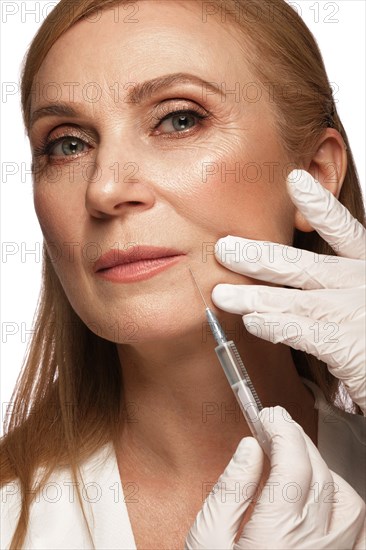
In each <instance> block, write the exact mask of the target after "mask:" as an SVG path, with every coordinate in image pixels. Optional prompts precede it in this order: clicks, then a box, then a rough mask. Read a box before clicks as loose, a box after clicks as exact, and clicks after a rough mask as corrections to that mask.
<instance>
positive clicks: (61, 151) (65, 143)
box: [47, 136, 86, 157]
mask: <svg viewBox="0 0 366 550" xmlns="http://www.w3.org/2000/svg"><path fill="white" fill-rule="evenodd" d="M85 146H86V144H85V143H84V141H82V140H81V139H79V138H76V137H73V136H65V137H62V138H58V139H56V140H54V141H51V142H50V143H49V144H48V145H47V154H49V155H54V156H57V157H60V156H71V155H78V154H79V153H83V152H84V151H85Z"/></svg>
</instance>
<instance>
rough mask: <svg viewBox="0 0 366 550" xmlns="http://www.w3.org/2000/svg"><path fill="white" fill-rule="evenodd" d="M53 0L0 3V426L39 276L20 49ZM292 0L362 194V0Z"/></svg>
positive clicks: (39, 244)
mask: <svg viewBox="0 0 366 550" xmlns="http://www.w3.org/2000/svg"><path fill="white" fill-rule="evenodd" d="M56 3H57V2H55V1H53V2H51V1H46V0H41V1H38V2H35V1H33V0H26V1H15V2H14V1H12V2H7V1H2V2H1V25H2V29H1V31H2V33H1V67H2V69H1V80H2V98H1V168H2V180H1V182H2V183H1V241H2V255H1V282H2V284H1V379H0V382H1V394H0V397H1V404H2V411H1V424H2V421H3V419H4V416H5V407H6V404H7V403H8V402H9V401H10V397H11V393H12V390H13V388H14V385H15V382H16V378H17V376H18V374H19V371H20V367H21V363H22V360H23V356H24V353H25V351H26V346H27V343H28V342H29V338H30V331H31V328H32V319H33V315H34V311H35V307H36V304H37V299H38V293H39V288H40V274H41V250H42V234H41V231H40V228H39V225H38V221H37V218H36V215H35V213H34V209H33V200H32V180H31V175H30V173H29V170H30V164H31V160H30V153H29V147H28V142H27V139H26V137H25V132H24V129H23V126H22V119H21V111H20V97H19V93H18V92H17V90H16V87H17V83H18V81H19V75H20V65H21V62H22V58H23V55H24V54H25V51H26V49H27V47H28V45H29V44H30V42H31V40H32V38H33V36H34V34H35V32H36V30H37V29H38V27H39V26H40V24H41V22H42V20H43V18H44V17H45V16H46V15H47V13H48V12H49V11H50V10H51V9H52V7H53V6H54V5H55V4H56ZM289 3H290V4H291V5H292V6H294V7H295V8H296V9H297V11H298V12H299V13H300V14H301V16H302V17H303V19H304V21H305V22H306V24H307V25H308V27H309V28H310V30H311V31H312V33H313V34H314V36H315V38H316V40H317V42H318V44H319V47H320V51H321V52H322V55H323V58H324V61H325V66H326V69H327V73H328V77H329V80H330V82H331V83H333V86H332V87H333V92H334V97H335V100H336V102H337V108H338V112H339V114H340V116H341V120H342V122H343V125H344V127H345V129H346V132H347V134H348V137H349V141H350V145H351V149H352V152H353V154H354V157H355V161H356V165H357V169H358V172H359V175H360V179H361V183H362V186H363V190H364V194H365V181H366V180H365V155H364V152H365V65H366V63H365V50H366V47H365V5H366V3H365V1H364V0H358V1H357V0H356V1H355V0H337V1H336V2H328V1H324V0H322V1H320V2H319V1H318V2H315V1H311V0H298V1H296V2H295V1H291V2H289ZM32 12H33V13H32ZM4 92H6V93H5V94H4ZM9 163H11V164H9ZM12 169H13V170H14V174H9V170H12ZM5 250H6V251H7V253H6V254H4V251H5ZM1 433H2V432H1Z"/></svg>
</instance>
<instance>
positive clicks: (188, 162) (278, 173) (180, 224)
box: [31, 1, 315, 527]
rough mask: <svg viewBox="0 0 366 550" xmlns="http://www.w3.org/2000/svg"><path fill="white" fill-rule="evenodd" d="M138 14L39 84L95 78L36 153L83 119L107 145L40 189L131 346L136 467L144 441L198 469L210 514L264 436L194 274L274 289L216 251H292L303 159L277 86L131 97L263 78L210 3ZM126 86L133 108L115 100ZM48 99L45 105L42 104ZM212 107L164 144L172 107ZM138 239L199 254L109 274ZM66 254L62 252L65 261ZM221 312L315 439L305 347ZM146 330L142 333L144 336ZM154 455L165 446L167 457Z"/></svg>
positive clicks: (184, 470)
mask: <svg viewBox="0 0 366 550" xmlns="http://www.w3.org/2000/svg"><path fill="white" fill-rule="evenodd" d="M188 4H189V3H188ZM138 6H139V11H138V22H137V23H133V24H132V23H131V24H128V23H126V22H123V18H122V17H121V20H120V22H119V23H116V22H115V21H114V12H113V11H112V10H111V11H105V12H103V13H102V16H101V18H100V19H99V20H98V21H97V22H95V23H91V22H88V21H82V22H79V23H78V24H76V25H75V26H73V27H72V28H71V29H70V30H69V31H68V32H67V33H65V34H64V35H63V36H62V37H61V38H60V39H59V40H58V41H57V42H56V43H55V45H54V46H53V48H52V49H51V51H50V52H49V54H48V55H47V57H46V59H45V61H44V63H43V64H42V67H41V69H40V71H39V74H38V76H37V82H38V84H39V85H40V87H41V89H42V87H44V86H46V85H47V83H49V82H56V83H58V84H59V86H60V89H62V100H67V98H68V97H69V91H68V90H69V88H68V87H67V86H66V85H64V84H63V83H65V82H77V83H80V85H79V86H77V87H75V102H76V103H80V104H81V107H80V110H81V114H80V117H79V118H78V119H76V120H74V119H68V118H65V119H59V118H50V117H49V118H44V119H42V120H40V121H39V122H37V124H36V125H35V126H34V129H33V131H32V133H31V141H32V145H33V146H37V145H39V142H40V140H41V139H42V137H44V136H45V135H46V134H47V133H48V132H50V131H51V130H53V128H55V127H56V126H58V125H60V124H63V125H64V124H65V125H66V126H65V128H69V127H68V126H67V124H70V123H72V124H75V125H77V126H79V127H80V128H81V129H89V130H91V132H92V133H94V135H95V140H94V143H92V144H91V147H90V148H89V149H87V150H86V152H85V153H83V154H82V155H80V156H79V157H78V158H77V159H76V160H67V162H64V163H63V164H61V162H59V161H57V163H56V164H55V165H53V168H52V170H51V171H50V170H48V169H45V170H43V172H42V174H41V175H40V177H39V178H38V179H37V181H36V182H35V186H34V203H35V208H36V212H37V215H38V217H39V221H40V224H41V227H42V231H43V233H44V236H45V239H46V241H47V244H48V247H49V252H50V254H51V257H52V258H53V260H54V267H55V270H56V272H57V275H58V276H59V278H60V280H61V283H62V285H63V287H64V290H65V293H66V295H67V297H68V299H69V301H70V303H71V305H72V307H73V308H74V309H75V311H76V312H77V314H78V315H79V316H80V318H81V319H82V320H83V321H84V322H85V323H86V324H87V325H88V326H90V328H91V330H93V331H95V332H97V333H98V334H99V335H100V336H102V337H104V338H106V339H109V340H112V341H117V342H118V343H119V344H120V345H118V352H119V355H120V358H121V364H122V366H123V375H124V392H125V398H126V399H127V401H133V402H134V403H137V404H138V405H139V407H138V411H139V412H138V419H139V422H137V423H130V424H128V425H127V426H126V427H125V429H124V431H123V434H122V437H121V449H123V453H122V454H123V461H124V467H126V468H127V466H126V465H127V463H128V456H129V449H132V448H133V447H134V444H133V443H131V442H132V438H131V434H132V433H133V441H134V442H136V441H141V442H143V443H142V444H141V445H140V447H139V450H138V451H137V450H136V448H135V449H134V450H133V451H131V456H133V457H135V456H136V455H137V454H138V456H139V459H140V461H141V462H143V461H144V460H145V466H146V470H145V471H146V472H149V471H150V468H151V469H152V468H154V472H155V473H156V472H157V473H159V471H160V470H161V471H162V472H164V475H167V472H168V471H171V472H175V473H176V472H177V471H179V472H180V475H181V479H183V480H186V479H187V477H186V476H187V475H189V480H190V482H189V486H190V487H194V486H195V485H196V488H197V493H196V495H195V497H194V498H193V497H192V501H193V504H192V507H193V509H196V508H197V502H199V500H200V495H201V482H202V479H206V480H210V479H212V480H214V479H217V477H218V476H219V475H220V473H221V472H222V471H223V469H224V467H225V465H226V464H227V463H228V461H229V460H230V458H231V456H232V454H233V452H234V451H235V448H236V446H237V444H238V442H239V439H240V438H241V437H243V436H244V435H248V434H249V430H248V428H247V426H246V424H245V422H244V420H243V418H241V421H240V422H231V420H230V418H229V419H228V421H227V423H226V421H225V422H224V421H223V420H222V417H221V416H220V410H221V405H222V404H224V408H225V409H226V410H229V409H230V407H234V406H235V405H236V401H235V397H234V396H233V393H232V391H231V389H230V387H229V385H228V383H227V380H226V378H225V376H224V374H223V372H222V370H221V367H220V365H219V363H218V360H217V358H216V355H215V353H214V347H215V343H214V341H213V338H212V337H211V336H210V335H208V334H207V332H208V331H207V330H206V329H205V312H204V306H203V303H202V301H201V298H200V297H199V294H198V292H197V289H196V288H195V286H194V284H193V281H192V278H191V276H190V273H189V271H188V265H190V266H191V268H192V270H193V272H194V274H195V276H196V279H197V281H198V282H199V284H200V287H201V290H202V292H203V294H204V296H205V297H206V301H207V302H208V303H210V304H211V292H212V289H213V288H214V286H215V285H216V284H218V283H234V284H256V283H258V281H255V280H253V279H250V278H248V277H244V276H242V275H239V274H236V273H234V272H232V271H230V270H228V269H226V268H225V267H223V266H222V265H220V264H219V263H218V262H217V261H216V259H215V257H214V255H213V252H212V250H213V246H214V244H215V242H216V241H217V240H218V239H219V238H220V237H224V236H226V235H228V234H231V235H238V236H243V237H247V238H253V239H260V240H268V241H274V242H281V243H286V244H290V243H291V242H292V234H293V229H294V220H293V218H294V208H293V206H292V203H291V201H290V199H289V197H288V196H287V193H286V188H285V167H286V164H287V163H288V159H287V158H286V156H285V154H284V152H283V150H282V149H281V147H280V143H279V138H278V135H277V133H276V129H275V125H274V123H273V115H272V113H271V109H270V104H269V103H268V102H267V99H266V96H265V94H264V93H263V94H262V98H261V99H260V101H258V102H248V101H244V100H242V101H239V102H237V101H235V98H234V96H233V95H232V94H227V96H226V98H225V101H221V97H220V96H219V94H216V95H214V94H210V95H208V97H207V100H206V99H205V100H203V99H202V93H201V89H200V87H196V86H192V85H184V86H182V85H178V86H173V87H171V88H169V89H166V90H163V91H162V92H159V94H158V95H156V96H154V97H152V98H150V99H148V100H146V101H145V102H144V103H141V104H131V103H126V102H125V101H124V100H123V97H124V94H125V93H126V92H125V90H126V88H125V86H126V85H127V84H128V83H133V82H143V81H145V80H149V79H152V78H156V77H158V76H162V75H166V74H170V73H176V72H187V73H191V74H194V75H197V76H199V77H201V78H203V79H205V80H206V81H209V82H216V83H218V84H221V83H225V84H226V89H227V90H232V89H233V88H234V87H235V83H237V82H239V83H240V85H241V86H244V85H245V84H246V83H247V82H249V81H252V82H253V81H256V79H255V78H254V77H253V75H252V74H251V72H250V54H249V53H248V59H244V58H243V55H239V53H238V47H237V43H236V41H234V40H233V39H232V36H233V30H232V29H231V27H230V28H229V27H225V25H222V24H220V20H217V19H216V18H210V19H209V20H208V22H207V23H203V21H202V17H201V13H200V10H199V9H193V8H192V7H191V6H190V7H188V5H187V4H185V3H184V2H183V3H181V2H171V1H162V2H160V1H159V2H150V1H149V2H145V1H142V2H139V3H138ZM89 82H96V83H98V84H99V86H100V89H101V90H102V92H103V93H102V97H101V98H100V100H99V101H98V102H95V103H92V102H90V101H87V100H85V97H83V94H82V90H85V89H86V86H87V84H88V83H89ZM116 82H118V83H119V89H120V90H121V97H120V98H119V99H120V100H119V101H116V100H115V99H116V98H115V94H114V93H113V91H111V88H113V86H114V84H115V83H116ZM257 85H258V86H259V83H257ZM167 100H169V101H167ZM163 102H164V105H165V107H163ZM44 103H46V101H45V100H44V98H38V100H37V102H36V103H34V104H33V105H32V109H36V108H38V107H40V106H43V104H44ZM197 106H198V107H201V110H204V111H205V110H206V111H208V112H210V113H212V116H211V118H208V119H206V120H204V121H203V122H202V123H200V122H199V121H197V123H196V124H197V125H198V126H197V127H192V129H191V130H188V131H186V135H185V136H184V137H180V138H179V139H174V138H171V139H169V138H167V137H166V134H167V133H168V132H172V131H173V129H174V128H173V126H172V120H170V121H165V122H164V123H163V124H162V125H161V126H160V127H159V129H158V130H159V132H160V134H159V135H156V134H153V132H152V129H151V128H152V125H153V124H155V123H156V122H157V117H160V116H162V114H165V113H166V108H167V107H169V109H170V110H173V108H175V109H178V108H181V109H192V108H195V107H197ZM163 109H164V110H163ZM164 134H165V135H164ZM56 137H57V135H56ZM269 162H273V163H278V164H277V168H276V169H275V171H274V178H273V180H272V179H271V177H270V171H269V169H268V167H266V165H265V164H264V163H269ZM93 163H96V164H97V165H98V166H99V168H100V170H101V177H99V178H93V177H92V176H93V171H92V170H91V167H92V166H93ZM115 163H119V166H120V167H122V168H121V170H120V177H119V178H116V177H115V172H114V171H113V170H112V169H111V168H110V167H111V166H113V165H115ZM127 163H134V164H133V165H137V166H138V173H137V174H135V175H134V176H133V177H134V178H135V179H136V180H137V181H135V182H130V181H127V180H128V178H126V175H128V174H131V170H125V169H124V167H125V166H126V164H127ZM235 163H239V165H240V167H241V175H240V178H239V179H238V178H236V176H235V175H234V174H233V173H229V172H227V174H226V179H225V178H224V176H225V167H226V170H228V171H229V170H233V169H234V167H235ZM248 163H255V166H257V167H259V169H260V170H261V175H260V177H259V179H258V181H255V182H253V181H249V180H248V178H253V177H254V176H255V172H253V171H250V170H249V171H248V173H247V178H245V176H243V171H242V170H243V168H244V174H245V166H247V164H248ZM87 166H89V168H90V170H89V171H88V170H86V168H87ZM55 170H56V171H57V173H58V175H59V177H58V179H57V181H56V182H52V181H50V178H49V176H47V174H50V173H51V172H52V173H53V171H55ZM70 170H71V172H72V174H73V178H70V177H69V174H70ZM85 174H89V180H88V178H87V177H85ZM131 201H137V202H138V204H137V205H136V204H132V203H131ZM65 243H79V244H78V245H76V246H75V247H74V248H73V250H74V256H73V257H72V258H71V259H70V255H69V254H68V252H69V251H70V244H69V245H67V244H65ZM88 243H94V245H90V246H89V247H88ZM95 243H96V244H95ZM116 243H119V244H118V245H116ZM131 243H136V244H146V245H157V246H169V247H174V248H176V249H178V250H181V251H183V252H185V253H186V254H187V258H186V259H184V260H183V261H181V262H180V263H178V264H177V265H175V266H174V267H172V268H171V269H169V270H166V271H164V272H163V273H160V274H159V275H157V276H155V277H152V278H150V279H147V280H145V281H141V282H137V283H132V284H131V283H130V284H115V283H110V282H107V281H104V280H101V279H98V278H97V277H96V276H95V274H94V273H93V270H92V264H93V261H94V259H95V250H96V245H98V246H99V247H100V249H99V254H100V253H101V252H103V253H105V252H107V251H108V250H109V249H111V248H116V247H117V246H119V247H120V248H123V247H127V246H128V245H130V244H131ZM56 250H58V251H60V250H62V252H63V253H62V254H61V256H60V257H58V256H57V255H56ZM83 251H84V254H83ZM205 251H208V252H207V253H205ZM88 254H89V255H88ZM99 254H98V255H99ZM260 284H263V283H260ZM212 308H213V310H214V311H215V312H216V313H217V315H218V316H219V318H220V319H221V321H222V322H223V323H224V326H225V328H226V329H227V330H228V331H230V330H231V331H233V332H232V333H231V334H232V335H234V336H233V337H234V340H236V343H237V346H238V349H239V352H240V354H241V355H242V357H243V359H244V361H245V362H246V366H247V368H248V370H249V372H250V373H251V375H252V379H253V382H254V383H255V385H256V389H257V391H258V393H259V395H260V396H261V397H262V399H263V401H264V402H268V403H271V404H275V403H278V404H282V405H283V406H285V407H286V405H288V404H289V403H290V402H291V403H293V404H295V413H294V418H295V419H296V420H297V421H298V422H300V423H302V425H303V426H305V429H306V430H307V431H308V433H310V432H311V433H312V436H313V437H315V436H314V433H313V432H312V430H313V427H314V424H313V417H312V416H311V415H307V413H306V410H307V409H311V408H312V399H311V398H310V396H309V394H308V392H307V390H306V389H304V386H303V385H302V383H301V380H300V378H299V377H298V375H297V373H296V371H295V368H294V365H293V362H292V358H291V354H290V350H289V348H288V347H286V346H284V345H281V344H279V345H276V346H275V345H273V344H271V343H269V342H264V341H261V340H260V339H256V338H254V337H249V338H247V339H245V338H244V336H243V334H244V333H245V331H244V328H243V323H242V320H241V317H240V316H237V315H232V314H228V313H225V312H223V311H221V310H219V309H218V308H216V307H215V306H212ZM126 322H129V323H130V325H129V327H130V328H126ZM131 324H132V326H133V327H135V329H136V330H132V334H133V337H134V341H133V342H132V341H131V338H130V335H131ZM117 326H118V328H119V331H118V333H117V334H116V327H117ZM235 331H236V332H235ZM235 334H236V335H237V337H235ZM247 336H248V334H247ZM125 344H127V345H125ZM204 403H216V404H217V410H218V411H219V413H217V414H216V413H215V415H211V416H210V417H209V418H208V421H207V422H205V423H204V422H203V420H202V414H203V413H202V410H203V409H202V407H203V405H204ZM289 410H290V411H291V409H289ZM167 411H169V413H168V414H167ZM292 412H293V411H292ZM224 416H225V415H224ZM151 450H155V451H156V453H155V454H154V455H153V456H154V458H153V459H152V453H151ZM134 460H135V459H134V458H133V459H131V464H132V466H131V468H132V469H133V464H134ZM167 460H168V461H169V469H167ZM172 475H173V474H172ZM202 476H203V477H202ZM148 477H149V476H148V475H147V477H146V478H147V479H148ZM140 482H141V484H142V485H143V483H144V481H143V480H140ZM183 483H185V482H183ZM192 494H193V493H192ZM197 511H198V509H197ZM187 527H188V525H187Z"/></svg>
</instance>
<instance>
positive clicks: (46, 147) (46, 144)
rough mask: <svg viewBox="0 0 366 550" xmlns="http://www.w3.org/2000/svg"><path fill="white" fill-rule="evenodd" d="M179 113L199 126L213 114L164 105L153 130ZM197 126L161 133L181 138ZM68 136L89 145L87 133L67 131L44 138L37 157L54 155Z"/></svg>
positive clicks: (37, 149)
mask: <svg viewBox="0 0 366 550" xmlns="http://www.w3.org/2000/svg"><path fill="white" fill-rule="evenodd" d="M179 115H191V116H194V117H196V118H197V119H198V126H202V124H203V121H204V120H206V119H208V118H209V117H210V116H211V114H210V113H209V112H207V111H206V112H204V113H203V112H200V111H199V110H198V109H176V110H171V108H169V109H166V113H164V107H162V115H161V116H159V117H154V119H156V118H158V121H157V123H156V124H155V125H154V126H153V127H152V128H151V130H152V131H155V130H156V129H157V128H158V127H159V126H160V125H161V124H162V123H163V122H165V120H168V119H169V118H171V117H175V116H179ZM196 126H197V125H195V126H193V127H192V128H188V130H182V131H178V130H176V131H173V132H168V133H167V134H161V135H162V136H167V137H163V139H180V137H181V136H182V137H183V136H184V135H187V134H191V133H192V132H191V131H190V130H191V129H192V130H193V131H194V129H195V128H196ZM66 138H71V139H72V138H74V139H79V140H80V141H82V142H83V143H84V144H86V145H88V143H87V142H86V141H85V134H82V133H81V132H80V131H78V130H76V131H75V132H74V133H72V134H69V133H65V134H64V135H62V136H59V137H58V138H55V139H51V140H48V138H45V139H44V140H42V142H41V144H40V145H39V146H38V147H35V148H34V156H35V157H41V156H47V157H50V156H52V154H51V149H52V148H53V147H54V146H55V145H58V144H59V143H61V142H62V140H64V139H66ZM84 152H85V151H82V152H81V153H78V154H75V155H65V157H63V158H67V157H71V158H73V157H76V156H79V155H82V154H83V153H84Z"/></svg>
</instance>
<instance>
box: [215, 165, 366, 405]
mask: <svg viewBox="0 0 366 550" xmlns="http://www.w3.org/2000/svg"><path fill="white" fill-rule="evenodd" d="M287 187H288V191H289V193H290V196H291V198H292V201H293V202H294V204H295V205H296V207H297V208H298V209H299V210H300V211H301V212H302V213H303V215H304V216H305V218H306V219H307V220H308V221H309V222H310V224H311V226H312V227H313V228H314V229H315V230H316V231H317V232H318V233H319V235H320V236H321V237H322V238H323V239H324V240H325V241H327V242H328V243H329V244H330V246H331V247H332V248H333V250H334V251H335V252H336V253H337V256H326V255H323V254H316V253H315V252H309V251H306V250H302V249H298V248H294V247H291V246H286V245H282V244H278V243H273V242H268V241H255V240H251V239H245V238H241V237H236V236H232V235H228V236H227V237H225V238H222V239H219V240H218V241H217V243H216V249H215V255H216V258H217V260H218V261H219V262H220V263H221V264H222V265H224V266H225V267H227V268H228V269H230V270H232V271H235V272H236V273H241V274H243V275H248V276H249V277H252V278H254V279H260V280H262V281H268V282H271V283H275V284H277V285H286V286H291V287H295V288H293V289H287V288H281V287H273V286H267V285H266V286H264V285H232V284H219V285H216V286H215V287H214V289H213V291H212V301H213V302H214V304H216V306H217V307H219V308H221V309H223V310H225V311H228V312H231V313H238V314H241V315H243V314H245V315H243V322H244V324H245V326H246V329H247V330H248V331H249V332H250V333H252V334H254V335H255V336H258V337H260V338H263V339H265V340H268V341H271V342H274V343H278V342H282V343H284V344H288V345H289V346H291V347H293V348H294V349H297V350H302V351H305V352H307V353H310V354H312V355H315V357H317V358H318V359H321V360H322V361H324V362H325V363H326V364H327V366H328V369H329V371H330V372H331V373H332V374H333V375H334V376H336V377H337V378H338V379H339V380H342V382H343V383H344V385H345V387H346V389H347V391H348V392H349V394H350V396H351V397H352V399H353V401H354V402H355V403H357V404H358V405H359V406H360V407H361V409H362V410H363V412H364V414H365V413H366V359H365V334H366V322H365V298H366V289H365V279H366V262H365V257H366V230H365V228H364V227H363V226H362V225H361V224H360V223H359V222H358V220H356V219H355V218H353V216H352V215H351V214H350V212H349V211H348V210H347V209H346V208H345V207H344V206H343V205H342V204H341V203H340V202H339V201H338V200H337V199H336V198H335V197H334V195H332V194H331V193H330V192H329V191H328V190H326V189H325V188H324V187H323V186H322V185H320V183H319V182H317V181H316V180H314V178H313V177H312V176H311V174H309V173H308V172H306V171H305V170H293V171H292V172H291V173H290V174H289V177H288V179H287ZM298 289H302V290H298ZM253 312H254V314H253Z"/></svg>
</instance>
